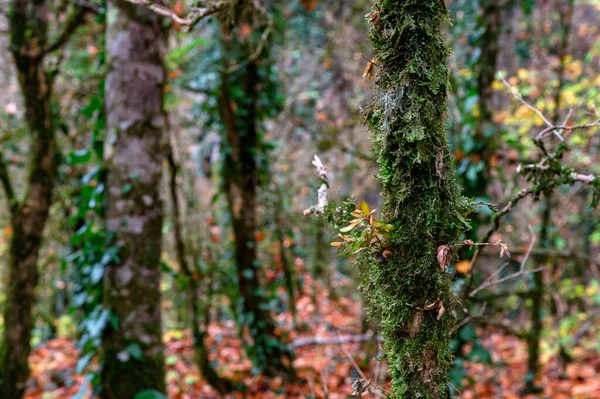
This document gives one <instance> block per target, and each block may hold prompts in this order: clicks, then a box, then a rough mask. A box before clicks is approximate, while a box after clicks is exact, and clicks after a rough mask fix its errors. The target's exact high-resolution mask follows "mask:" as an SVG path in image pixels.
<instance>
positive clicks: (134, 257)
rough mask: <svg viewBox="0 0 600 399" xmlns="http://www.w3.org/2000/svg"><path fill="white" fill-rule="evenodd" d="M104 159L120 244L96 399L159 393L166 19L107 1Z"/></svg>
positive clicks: (110, 225)
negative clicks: (149, 391) (110, 321)
mask: <svg viewBox="0 0 600 399" xmlns="http://www.w3.org/2000/svg"><path fill="white" fill-rule="evenodd" d="M107 15H108V18H107V28H106V32H107V33H106V34H107V38H106V46H107V57H108V74H107V77H106V97H105V107H106V117H107V127H108V137H107V140H106V142H107V148H106V150H105V157H106V159H107V163H108V172H107V204H106V216H105V217H106V219H105V223H106V230H107V232H108V234H109V235H111V234H112V235H114V240H115V243H116V245H118V246H119V248H120V252H119V259H120V261H119V262H118V263H111V264H109V265H108V267H107V269H106V272H105V279H104V280H105V287H104V304H105V306H106V308H107V309H109V310H110V311H111V316H112V317H115V318H116V319H117V320H118V328H116V329H115V328H112V327H110V326H109V327H107V329H106V331H105V336H104V341H103V348H104V368H103V370H102V376H101V379H102V386H103V390H102V398H104V399H131V398H133V397H134V396H135V394H136V393H138V392H140V391H142V390H146V389H155V390H158V391H161V392H165V369H164V355H163V346H162V329H161V310H160V305H161V292H160V274H161V273H160V256H161V228H162V220H163V212H162V202H161V198H160V183H161V175H162V159H163V157H162V154H163V151H162V150H163V135H164V134H165V132H166V116H165V113H164V110H163V90H164V86H165V81H166V71H165V67H164V64H163V58H164V54H165V51H166V49H167V31H166V28H165V23H164V21H162V20H161V18H160V17H159V16H157V15H156V14H154V13H153V12H152V11H150V10H148V9H147V8H144V7H141V6H136V5H133V4H131V3H128V2H126V1H122V0H114V1H111V2H109V3H108V10H107Z"/></svg>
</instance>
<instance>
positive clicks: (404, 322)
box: [357, 0, 471, 399]
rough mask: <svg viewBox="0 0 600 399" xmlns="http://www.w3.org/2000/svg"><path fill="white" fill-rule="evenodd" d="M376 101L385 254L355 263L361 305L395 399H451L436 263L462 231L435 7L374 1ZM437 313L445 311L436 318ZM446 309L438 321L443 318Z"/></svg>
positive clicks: (464, 208) (439, 6)
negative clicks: (387, 228) (370, 318)
mask: <svg viewBox="0 0 600 399" xmlns="http://www.w3.org/2000/svg"><path fill="white" fill-rule="evenodd" d="M368 17H369V20H370V22H371V25H372V27H371V32H370V39H371V42H372V43H373V47H374V49H375V53H374V58H375V59H376V64H377V66H376V67H375V68H376V78H375V82H376V85H377V91H376V96H375V100H374V102H373V103H372V105H371V106H370V108H369V111H368V113H367V115H366V120H367V124H368V128H369V130H370V131H371V132H372V134H373V146H374V152H375V155H376V156H377V163H378V164H379V166H380V174H379V176H380V178H381V183H382V196H383V213H382V218H383V220H384V222H385V223H390V224H392V225H393V226H394V227H395V228H394V231H393V232H392V233H391V234H390V237H389V239H388V240H387V242H386V243H385V244H384V246H385V248H380V250H382V251H383V250H384V249H385V250H387V251H389V253H387V254H386V256H385V257H384V256H382V255H381V252H379V253H374V252H373V251H364V252H362V253H361V255H359V256H358V257H357V263H358V266H359V267H360V269H361V277H362V278H363V279H365V280H366V281H365V282H364V283H363V285H362V286H363V291H364V294H365V298H366V299H367V301H368V303H369V304H370V307H371V311H375V312H377V313H379V314H380V315H381V330H380V331H381V335H382V336H383V337H384V339H385V352H386V354H387V361H388V362H389V365H390V369H391V370H390V371H391V375H392V387H391V389H392V392H391V397H394V398H411V399H412V398H429V399H440V398H449V396H450V392H449V386H448V381H449V376H448V369H449V366H450V364H451V355H450V349H449V345H450V335H451V334H450V332H451V329H452V327H453V326H454V324H455V319H454V317H453V316H452V314H453V312H452V308H453V295H452V292H451V279H450V275H449V274H448V273H447V272H446V271H445V269H444V268H443V267H442V268H440V264H438V261H437V259H436V257H437V250H438V248H439V247H440V246H442V245H450V244H453V243H454V241H456V240H457V239H458V238H459V237H460V235H461V233H462V232H464V230H466V228H467V227H468V226H467V222H466V219H465V217H466V215H468V214H469V213H470V212H471V206H470V203H469V201H467V200H466V199H465V198H463V197H461V195H460V194H459V191H458V187H457V185H456V183H455V181H454V170H453V168H452V166H451V165H452V161H451V157H450V154H449V152H448V143H447V139H446V135H445V131H444V118H445V113H446V109H447V100H446V91H447V88H448V63H447V58H448V54H449V49H448V48H447V46H446V43H445V42H444V38H443V35H442V33H441V25H442V24H443V23H445V22H447V20H448V14H447V10H446V7H445V4H444V2H443V1H441V0H379V1H377V2H376V3H375V6H374V8H373V11H372V13H371V14H369V16H368ZM442 306H443V308H442ZM444 309H445V311H444Z"/></svg>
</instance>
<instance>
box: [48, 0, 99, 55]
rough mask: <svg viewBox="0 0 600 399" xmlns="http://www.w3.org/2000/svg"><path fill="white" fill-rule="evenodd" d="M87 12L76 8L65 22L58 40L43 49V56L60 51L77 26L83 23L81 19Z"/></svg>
mask: <svg viewBox="0 0 600 399" xmlns="http://www.w3.org/2000/svg"><path fill="white" fill-rule="evenodd" d="M88 11H89V10H88V9H86V8H83V7H79V6H77V7H76V9H75V10H74V11H73V12H71V14H70V15H69V16H68V17H67V21H66V22H65V27H64V29H63V31H62V32H61V34H60V35H58V38H57V39H56V40H55V41H54V42H53V43H52V44H50V45H49V46H48V47H46V48H45V49H44V54H49V53H52V52H54V51H56V50H59V49H61V48H62V47H63V46H64V45H65V44H66V43H67V42H68V41H69V39H70V38H71V36H73V33H75V31H76V30H77V28H78V27H79V25H81V24H82V23H83V17H84V16H85V14H86V13H87V12H88Z"/></svg>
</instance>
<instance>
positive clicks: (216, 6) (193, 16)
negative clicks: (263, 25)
mask: <svg viewBox="0 0 600 399" xmlns="http://www.w3.org/2000/svg"><path fill="white" fill-rule="evenodd" d="M125 1H128V2H129V3H132V4H136V5H139V6H143V7H146V8H148V9H150V10H151V11H153V12H155V13H156V14H158V15H160V16H163V17H166V18H169V19H171V20H172V21H173V22H175V23H178V24H179V25H184V26H189V27H190V29H191V28H192V27H193V26H194V25H196V24H197V23H198V22H199V21H200V20H201V19H202V18H205V17H207V16H209V15H212V14H214V13H217V12H219V11H223V10H224V9H225V8H227V7H229V5H230V4H229V3H230V2H229V1H218V2H215V3H211V4H209V5H207V6H206V7H203V8H193V9H192V11H191V12H190V14H189V15H188V16H187V17H180V16H179V15H177V13H176V12H175V11H173V10H171V9H170V8H167V7H165V6H162V5H160V4H156V3H153V2H151V1H150V0H125Z"/></svg>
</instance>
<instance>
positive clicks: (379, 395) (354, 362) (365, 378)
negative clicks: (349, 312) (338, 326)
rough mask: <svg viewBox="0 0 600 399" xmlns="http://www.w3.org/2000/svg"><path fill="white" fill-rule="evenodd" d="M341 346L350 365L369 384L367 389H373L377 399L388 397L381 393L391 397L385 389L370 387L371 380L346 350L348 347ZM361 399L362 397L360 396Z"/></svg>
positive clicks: (372, 391)
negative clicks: (378, 398)
mask: <svg viewBox="0 0 600 399" xmlns="http://www.w3.org/2000/svg"><path fill="white" fill-rule="evenodd" d="M340 338H341V335H340ZM341 346H342V350H343V351H344V354H345V355H346V357H347V358H348V360H350V363H352V365H353V366H354V369H355V370H356V372H357V373H358V374H359V375H360V377H361V378H362V379H363V380H364V381H365V382H367V384H368V385H367V387H370V388H372V389H371V393H373V394H374V395H376V396H377V397H380V398H385V397H386V395H384V394H382V393H381V392H384V393H386V394H388V395H389V394H390V392H388V391H386V390H385V389H382V388H378V387H376V386H369V385H370V381H371V380H368V379H367V377H366V376H365V373H363V371H362V370H361V368H360V367H358V364H357V363H356V361H355V360H354V357H352V354H351V353H350V352H349V351H348V349H346V347H345V346H344V344H341ZM379 391H381V392H379ZM359 397H360V395H359Z"/></svg>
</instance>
